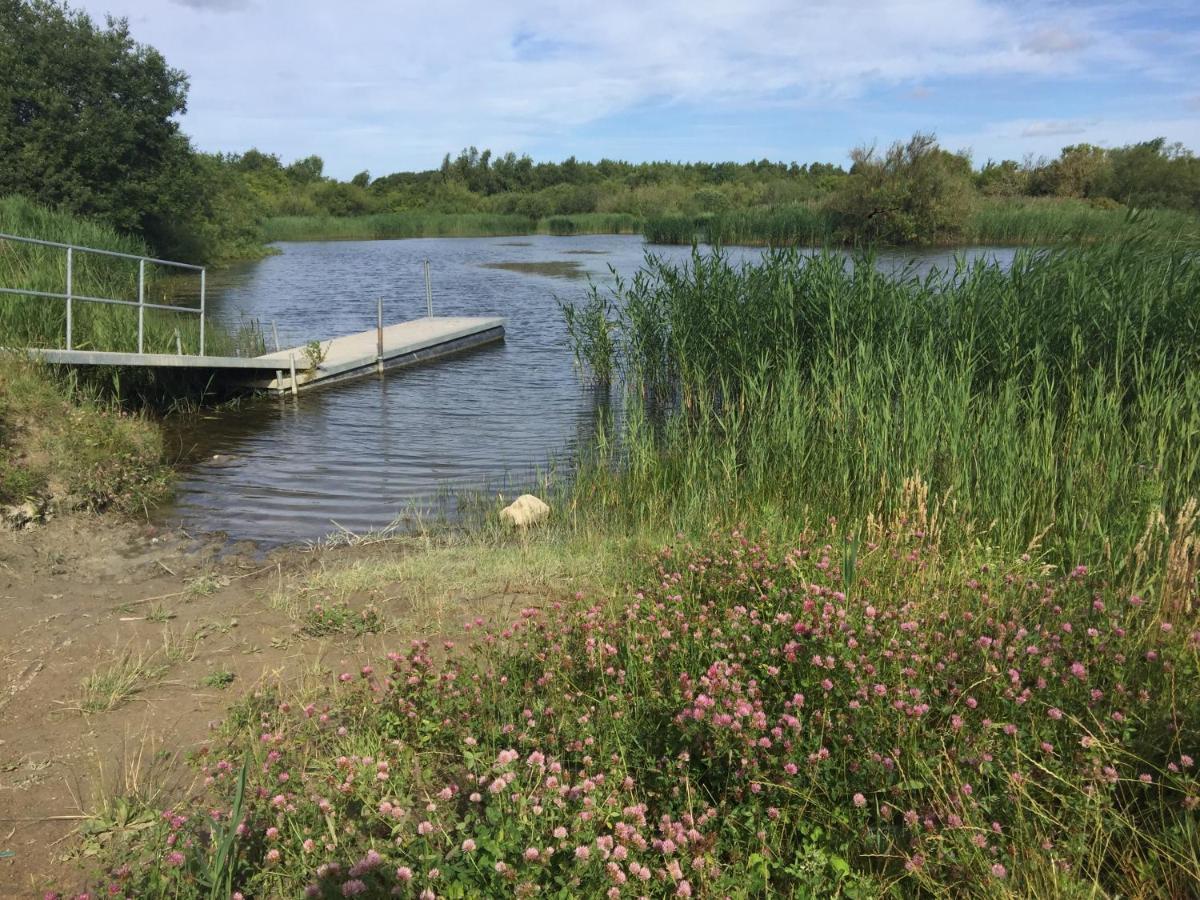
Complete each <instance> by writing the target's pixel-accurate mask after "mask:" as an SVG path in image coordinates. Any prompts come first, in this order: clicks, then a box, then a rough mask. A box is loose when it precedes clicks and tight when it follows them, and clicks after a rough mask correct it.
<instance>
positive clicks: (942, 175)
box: [828, 132, 974, 244]
mask: <svg viewBox="0 0 1200 900" xmlns="http://www.w3.org/2000/svg"><path fill="white" fill-rule="evenodd" d="M850 158H851V160H852V161H853V166H852V167H851V169H850V175H849V177H848V178H846V179H844V180H843V182H842V184H841V186H840V187H839V188H838V190H837V191H835V192H834V193H833V194H832V195H831V196H830V198H829V201H828V209H829V212H830V213H831V215H832V216H833V220H834V224H835V226H836V227H837V228H838V229H839V230H840V231H841V232H842V233H843V234H844V235H845V236H846V237H853V238H862V239H865V240H882V241H887V242H891V243H899V244H903V243H934V242H937V241H943V240H949V239H952V238H954V237H957V236H958V235H959V234H961V232H962V229H963V227H964V226H965V225H966V222H967V217H968V215H969V214H970V211H971V201H972V196H973V193H974V190H973V187H972V184H971V177H972V173H971V161H970V159H968V158H967V157H966V156H964V155H961V154H956V153H949V152H947V151H946V150H943V149H942V148H941V147H939V146H938V143H937V138H936V137H935V136H934V135H932V134H923V133H920V132H918V133H917V134H914V135H913V136H912V138H911V139H909V141H908V142H907V143H901V142H899V141H898V142H896V143H895V144H892V146H891V147H890V148H888V150H887V152H886V153H884V154H882V155H880V154H879V153H877V152H876V150H875V148H874V147H869V148H868V147H859V148H856V149H855V150H853V151H851V153H850Z"/></svg>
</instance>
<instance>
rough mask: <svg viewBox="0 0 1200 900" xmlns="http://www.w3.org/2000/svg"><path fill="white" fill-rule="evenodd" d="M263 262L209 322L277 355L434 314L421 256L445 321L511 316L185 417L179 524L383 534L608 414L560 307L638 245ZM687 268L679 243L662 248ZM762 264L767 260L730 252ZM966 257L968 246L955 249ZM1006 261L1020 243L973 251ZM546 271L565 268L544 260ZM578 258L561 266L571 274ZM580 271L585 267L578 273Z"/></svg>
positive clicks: (238, 530)
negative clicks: (275, 335)
mask: <svg viewBox="0 0 1200 900" xmlns="http://www.w3.org/2000/svg"><path fill="white" fill-rule="evenodd" d="M280 249H281V250H282V253H281V254H280V255H278V256H273V257H270V258H268V259H265V260H262V261H261V262H256V263H251V264H246V265H241V266H238V267H235V268H233V269H230V270H227V271H223V272H220V273H216V274H215V275H214V277H212V278H211V280H210V284H211V285H212V287H211V291H210V299H209V304H210V310H211V313H210V314H211V315H212V316H213V317H214V318H215V319H217V320H219V321H222V322H225V323H227V324H229V325H231V326H236V325H237V324H238V322H239V320H240V319H241V318H242V317H243V316H248V317H252V318H256V319H258V320H259V321H260V322H261V323H262V325H263V326H264V328H265V329H266V332H267V335H268V343H270V342H271V337H270V334H271V332H270V323H271V322H275V323H276V324H277V327H278V330H279V339H280V343H281V345H282V346H285V347H287V346H296V345H299V344H303V343H305V342H307V341H309V340H313V339H321V338H330V337H334V336H337V335H341V334H349V333H352V332H356V331H364V330H366V329H369V328H374V327H375V301H376V298H377V297H380V296H382V297H383V298H384V317H385V320H386V321H388V322H394V321H400V320H404V319H412V318H416V317H418V316H422V315H424V314H425V289H424V277H423V274H422V261H423V260H425V259H429V260H430V261H431V264H432V271H433V305H434V314H435V315H501V316H504V317H506V318H507V319H508V330H507V336H506V338H505V341H504V343H503V344H494V345H490V346H486V347H483V348H480V349H477V350H474V351H470V352H468V353H465V354H462V355H459V356H455V357H451V358H448V359H444V360H440V361H437V362H433V363H430V364H427V365H424V366H420V367H416V368H412V369H403V370H399V371H396V372H392V373H388V374H387V375H386V376H385V377H384V378H374V377H372V378H364V379H361V380H358V381H351V382H348V383H344V384H341V385H335V386H331V387H327V388H323V389H319V390H314V391H311V392H308V393H304V394H301V395H300V396H299V397H298V398H296V399H292V398H290V397H289V398H262V399H259V400H255V401H252V402H248V403H245V404H243V405H242V406H240V407H239V408H236V409H230V410H224V411H219V412H214V413H209V414H207V415H205V416H203V417H201V418H198V419H195V420H189V421H186V422H181V423H178V424H177V425H176V426H175V427H176V430H175V431H174V432H172V433H171V434H170V435H169V440H170V442H171V444H172V447H171V449H172V450H173V451H174V453H175V454H176V455H177V456H178V457H179V458H180V459H182V460H183V465H182V468H181V474H180V478H179V481H178V490H177V494H176V500H175V502H174V504H173V505H172V506H171V507H169V508H168V509H166V510H165V511H164V516H165V517H166V518H167V519H168V520H169V521H172V522H179V523H181V524H183V525H184V526H185V527H187V528H189V529H192V530H194V531H201V532H215V531H222V532H225V533H227V534H228V535H229V536H230V537H231V538H233V539H235V540H243V539H245V540H253V541H258V542H260V543H262V544H264V545H273V544H281V543H291V542H300V541H308V540H317V539H320V538H322V537H325V536H326V535H328V534H330V533H331V532H334V531H337V530H338V529H339V527H340V528H346V529H349V530H350V531H353V532H356V533H362V532H366V531H369V530H372V529H377V528H381V527H384V526H386V525H388V524H389V523H391V522H392V521H393V520H394V519H395V518H396V517H397V516H398V515H412V514H414V513H416V514H420V515H423V516H436V515H440V514H444V513H448V514H450V515H453V509H454V506H453V495H454V494H455V492H460V491H464V490H488V491H496V490H503V491H504V493H505V494H506V495H507V496H511V495H513V494H515V493H517V492H519V489H520V488H521V487H523V486H528V485H531V484H533V483H535V480H536V470H538V469H541V470H543V471H545V470H547V469H548V468H550V467H553V466H557V467H559V468H560V469H561V468H562V467H563V466H568V465H569V460H570V459H571V457H572V455H573V452H574V450H575V448H576V447H577V446H579V445H580V443H581V442H587V441H589V440H591V439H592V436H593V435H594V433H595V428H596V425H597V422H598V419H599V416H600V415H601V413H602V408H601V404H600V403H599V401H598V400H597V399H596V397H595V395H594V393H593V392H591V391H589V390H586V389H585V388H584V387H583V386H581V384H580V382H579V380H578V377H577V375H576V373H575V371H574V366H573V362H572V358H571V353H570V350H569V349H568V347H567V345H566V329H565V328H564V326H563V322H562V316H561V313H560V312H559V309H558V306H557V304H556V302H555V301H556V297H557V298H563V299H570V298H574V297H579V296H582V295H583V294H584V293H585V292H586V291H587V289H588V281H587V279H588V277H590V278H591V279H592V280H593V281H595V282H597V283H601V284H603V283H608V282H610V280H611V276H610V272H609V266H612V267H613V268H614V269H616V271H617V272H618V273H620V274H621V275H622V276H629V275H632V274H633V273H634V272H636V271H637V269H638V268H639V267H640V266H641V264H642V261H643V253H644V250H645V245H644V244H643V243H642V239H641V238H640V237H638V236H616V235H603V236H588V237H571V238H559V237H549V236H531V237H520V238H430V239H419V240H404V241H354V242H327V243H289V244H283V245H280ZM654 251H655V252H656V253H657V254H659V255H660V256H663V257H666V258H668V259H678V260H681V261H682V260H684V259H685V258H686V257H687V256H688V255H689V253H690V249H689V248H684V247H656V248H654ZM727 252H728V253H729V255H730V257H731V258H732V259H733V260H735V261H737V260H741V259H750V260H753V259H757V258H758V257H759V256H760V254H761V250H756V249H750V248H730V249H729V250H728V251H727ZM960 252H963V251H960ZM965 253H966V255H967V256H968V257H974V256H978V255H981V254H987V255H989V256H993V257H996V258H999V259H1000V260H1001V261H1002V262H1007V261H1008V259H1010V258H1011V255H1012V251H1011V250H1006V249H996V248H973V249H971V250H969V251H965ZM950 259H951V254H949V253H947V252H944V251H943V252H937V253H927V254H914V253H912V252H905V253H902V254H892V255H883V256H881V257H880V258H879V261H878V264H879V265H880V267H881V268H885V269H887V270H892V269H895V268H898V267H902V266H905V265H907V264H908V263H909V262H910V261H913V262H915V264H916V266H917V268H918V270H919V271H920V270H926V269H928V268H929V267H930V266H932V265H935V264H937V265H945V264H947V263H948V262H949V261H950ZM536 263H555V264H556V265H554V266H550V267H545V268H543V267H540V266H536V265H531V264H536ZM564 264H566V265H564ZM571 264H574V265H571Z"/></svg>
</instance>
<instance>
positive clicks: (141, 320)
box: [138, 259, 146, 353]
mask: <svg viewBox="0 0 1200 900" xmlns="http://www.w3.org/2000/svg"><path fill="white" fill-rule="evenodd" d="M145 342H146V261H145V260H144V259H139V260H138V353H141V352H143V349H142V348H143V347H144V346H145Z"/></svg>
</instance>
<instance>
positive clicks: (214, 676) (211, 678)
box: [200, 669, 237, 691]
mask: <svg viewBox="0 0 1200 900" xmlns="http://www.w3.org/2000/svg"><path fill="white" fill-rule="evenodd" d="M236 679H237V675H236V674H235V673H233V672H230V671H227V670H225V669H220V670H218V671H216V672H210V673H209V674H207V675H205V676H204V677H203V678H201V679H200V686H201V687H209V688H216V689H217V690H221V691H223V690H225V688H227V687H229V686H230V685H231V684H233V682H234V681H235V680H236Z"/></svg>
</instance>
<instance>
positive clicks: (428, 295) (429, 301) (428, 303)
mask: <svg viewBox="0 0 1200 900" xmlns="http://www.w3.org/2000/svg"><path fill="white" fill-rule="evenodd" d="M425 310H426V312H427V313H428V314H429V318H431V319H432V318H433V287H432V286H431V285H430V282H429V260H425Z"/></svg>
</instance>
